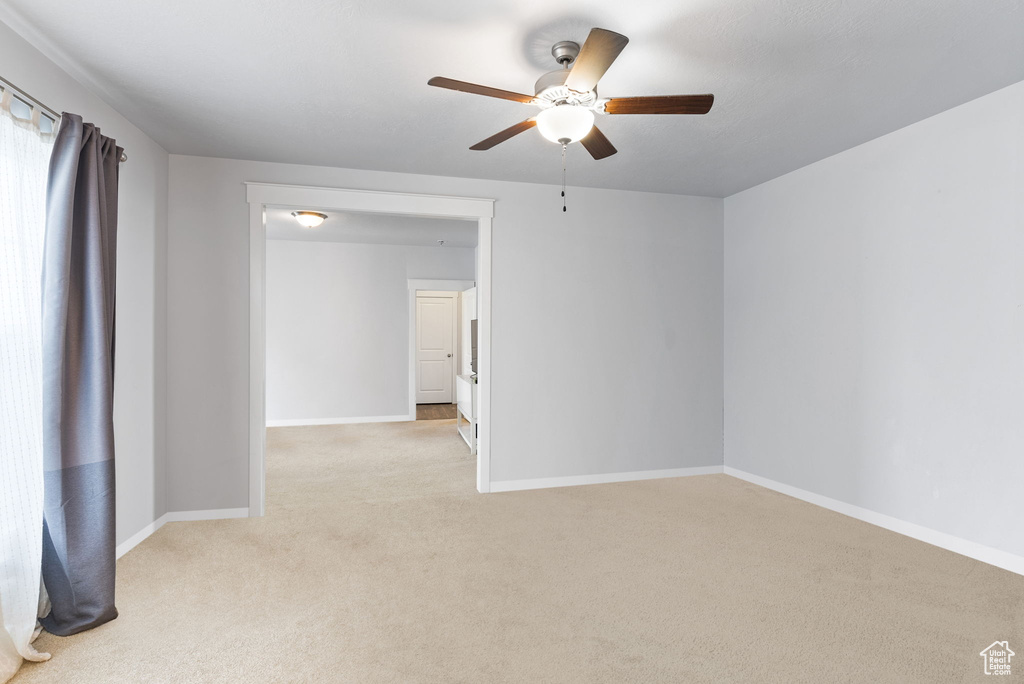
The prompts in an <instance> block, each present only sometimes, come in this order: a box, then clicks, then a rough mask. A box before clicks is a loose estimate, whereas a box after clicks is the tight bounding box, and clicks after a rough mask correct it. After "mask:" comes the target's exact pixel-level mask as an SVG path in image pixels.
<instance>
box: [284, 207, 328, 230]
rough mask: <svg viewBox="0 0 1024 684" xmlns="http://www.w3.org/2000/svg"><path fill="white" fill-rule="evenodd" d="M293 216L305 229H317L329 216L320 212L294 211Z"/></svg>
mask: <svg viewBox="0 0 1024 684" xmlns="http://www.w3.org/2000/svg"><path fill="white" fill-rule="evenodd" d="M292 216H294V217H295V220H296V221H298V222H299V225H301V226H303V227H305V228H316V227H317V226H319V225H320V224H321V223H323V222H324V221H325V220H326V219H327V214H321V213H320V212H319V211H293V212H292Z"/></svg>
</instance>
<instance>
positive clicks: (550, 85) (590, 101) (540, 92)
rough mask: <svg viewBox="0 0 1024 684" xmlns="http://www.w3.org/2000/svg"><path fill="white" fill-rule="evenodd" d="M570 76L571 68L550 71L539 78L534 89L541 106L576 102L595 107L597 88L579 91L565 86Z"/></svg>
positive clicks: (575, 103) (576, 103)
mask: <svg viewBox="0 0 1024 684" xmlns="http://www.w3.org/2000/svg"><path fill="white" fill-rule="evenodd" d="M567 78H569V69H556V70H555V71H549V72H548V73H546V74H544V75H543V76H541V77H540V78H538V79H537V83H536V84H535V85H534V87H533V90H534V93H536V95H535V97H536V98H537V104H538V105H539V106H541V107H545V108H546V107H552V106H554V105H556V104H574V105H580V106H582V107H593V106H594V104H595V103H596V102H597V90H591V91H589V92H586V93H577V92H576V91H575V90H570V89H569V88H567V87H566V86H565V81H566V79H567Z"/></svg>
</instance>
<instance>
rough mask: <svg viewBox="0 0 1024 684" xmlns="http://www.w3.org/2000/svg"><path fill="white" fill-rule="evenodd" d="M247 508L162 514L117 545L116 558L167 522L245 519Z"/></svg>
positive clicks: (247, 512) (247, 513) (247, 514)
mask: <svg viewBox="0 0 1024 684" xmlns="http://www.w3.org/2000/svg"><path fill="white" fill-rule="evenodd" d="M247 517H249V509H248V508H216V509H213V510H209V511H171V512H169V513H164V514H163V515H161V516H160V517H159V518H157V519H156V520H154V521H153V522H151V523H149V524H148V525H146V526H145V527H143V528H142V529H141V530H139V531H138V532H136V533H135V534H133V535H132V536H130V537H128V538H127V539H125V540H124V541H123V542H121V543H120V544H118V545H117V557H118V558H120V557H121V556H123V555H124V554H126V553H128V552H129V551H131V550H132V549H134V548H135V547H136V546H138V545H139V544H141V543H142V542H143V541H145V539H146V538H147V537H149V536H150V535H151V534H153V533H154V532H156V531H157V530H159V529H160V528H161V527H163V526H164V525H165V524H167V523H169V522H192V521H196V520H224V519H226V518H247Z"/></svg>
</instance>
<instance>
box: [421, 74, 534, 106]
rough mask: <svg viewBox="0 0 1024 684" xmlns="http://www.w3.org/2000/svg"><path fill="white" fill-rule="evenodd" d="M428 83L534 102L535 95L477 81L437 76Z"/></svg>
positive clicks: (440, 86)
mask: <svg viewBox="0 0 1024 684" xmlns="http://www.w3.org/2000/svg"><path fill="white" fill-rule="evenodd" d="M427 85H432V86H437V87H438V88H447V89H449V90H458V91H461V92H463V93H473V94H474V95H486V96H487V97H498V98H501V99H502V100H512V101H513V102H522V103H523V104H530V103H531V102H533V95H523V94H522V93H513V92H512V91H511V90H501V89H499V88H491V87H488V86H482V85H477V84H476V83H467V82H465V81H456V80H455V79H452V78H445V77H444V76H435V77H434V78H432V79H430V80H429V81H427Z"/></svg>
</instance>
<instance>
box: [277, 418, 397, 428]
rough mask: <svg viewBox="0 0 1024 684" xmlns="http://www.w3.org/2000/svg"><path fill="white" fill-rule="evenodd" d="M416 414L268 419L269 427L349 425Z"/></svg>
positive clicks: (386, 421)
mask: <svg viewBox="0 0 1024 684" xmlns="http://www.w3.org/2000/svg"><path fill="white" fill-rule="evenodd" d="M411 420H416V416H356V417H355V418H289V419H288V420H268V421H267V427H268V428H272V427H298V426H300V425H348V424H350V423H404V422H407V421H411Z"/></svg>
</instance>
